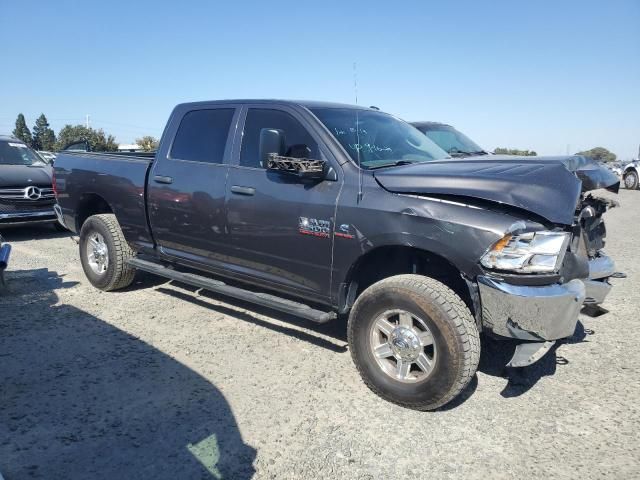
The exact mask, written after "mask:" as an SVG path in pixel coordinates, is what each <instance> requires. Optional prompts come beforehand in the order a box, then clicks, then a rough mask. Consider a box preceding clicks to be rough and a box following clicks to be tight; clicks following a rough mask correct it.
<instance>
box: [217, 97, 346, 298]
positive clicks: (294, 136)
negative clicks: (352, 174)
mask: <svg viewBox="0 0 640 480" xmlns="http://www.w3.org/2000/svg"><path fill="white" fill-rule="evenodd" d="M264 128H268V129H278V130H281V131H282V132H284V136H285V144H286V146H285V151H287V150H288V155H290V156H293V155H295V153H292V152H293V151H301V150H302V151H305V152H306V155H308V156H309V157H310V158H324V159H326V156H325V155H324V154H323V153H321V149H320V148H319V145H318V142H317V141H316V139H315V137H314V136H313V135H312V134H311V133H310V132H309V130H308V129H307V128H305V126H304V125H303V123H302V122H301V121H300V119H299V118H296V116H294V112H288V111H285V110H280V109H277V108H258V107H256V108H249V109H248V110H247V112H246V118H245V121H244V129H243V134H242V142H241V145H240V151H239V152H238V154H237V156H236V158H235V159H234V163H235V164H234V165H232V166H231V167H230V168H229V178H228V181H227V222H228V227H229V237H230V238H229V247H230V249H229V252H230V255H229V261H230V263H233V265H234V268H235V269H236V270H237V271H238V272H240V273H244V274H247V275H250V276H252V277H258V278H261V279H262V281H263V282H267V283H271V284H272V285H273V286H274V287H275V288H278V289H281V290H284V291H285V292H287V291H288V292H290V293H294V294H302V295H304V296H306V297H308V298H310V299H315V300H317V301H319V302H326V301H327V300H328V297H329V288H330V283H331V255H332V243H333V222H334V215H335V209H336V201H337V197H338V194H339V191H340V184H341V182H340V181H339V180H337V181H335V180H334V181H330V180H323V181H320V182H318V181H315V182H309V181H301V180H300V179H298V178H297V177H295V176H292V175H291V174H286V173H281V172H277V171H272V170H266V169H265V168H263V166H262V165H261V163H260V158H259V153H258V152H259V143H260V131H261V130H262V129H264ZM301 145H306V146H307V147H308V149H304V148H302V149H301V148H300V147H301ZM292 146H295V148H294V149H293V150H292V149H291V147H292ZM309 152H310V153H309ZM334 168H335V166H334ZM337 178H338V179H341V176H339V175H338V176H337Z"/></svg>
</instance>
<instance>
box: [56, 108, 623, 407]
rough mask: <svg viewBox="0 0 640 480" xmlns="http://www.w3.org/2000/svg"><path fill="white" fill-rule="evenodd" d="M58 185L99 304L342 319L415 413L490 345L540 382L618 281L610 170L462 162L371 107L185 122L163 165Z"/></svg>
mask: <svg viewBox="0 0 640 480" xmlns="http://www.w3.org/2000/svg"><path fill="white" fill-rule="evenodd" d="M55 185H56V191H57V198H58V206H57V207H56V210H57V212H58V214H59V216H60V219H61V221H62V222H63V223H64V224H65V225H67V226H68V227H69V228H70V229H71V230H73V231H75V232H78V233H79V234H80V241H79V248H80V260H81V263H82V267H83V269H84V272H85V274H86V276H87V278H88V279H89V281H90V282H91V283H92V284H93V285H94V286H95V287H97V288H99V289H102V290H105V291H108V290H116V289H120V288H124V287H127V286H128V285H130V284H131V282H132V280H133V277H134V272H135V270H136V269H140V270H144V271H147V272H151V273H154V274H157V275H161V276H164V277H166V278H169V279H174V280H178V281H180V282H183V283H186V284H190V285H194V286H197V287H199V288H204V289H208V290H211V291H213V292H217V293H220V294H224V295H227V296H230V297H235V298H238V299H241V300H243V301H248V302H252V303H254V304H257V305H262V306H266V307H269V308H272V309H275V310H280V311H283V312H288V313H291V314H294V315H298V316H300V317H303V318H306V319H308V320H310V321H313V322H318V323H324V322H328V321H330V320H333V319H335V318H336V316H337V315H341V314H343V315H348V316H349V320H348V331H347V336H348V342H349V347H350V350H351V355H352V358H353V360H354V362H355V364H356V367H357V369H358V370H359V372H360V374H361V376H362V378H363V380H364V382H365V383H366V384H367V385H368V386H369V388H370V389H371V390H373V391H374V392H375V393H377V394H378V395H380V396H381V397H383V398H385V399H387V400H389V401H392V402H395V403H397V404H400V405H403V406H405V407H410V408H415V409H421V410H429V409H434V408H436V407H439V406H441V405H444V404H446V403H447V402H449V401H451V400H452V399H453V398H455V397H456V396H457V395H458V394H459V393H460V392H461V391H462V389H463V388H464V387H465V386H466V385H467V384H468V382H469V381H470V380H471V378H472V377H473V375H474V372H475V371H476V367H477V365H478V359H479V355H480V336H479V334H480V332H481V331H486V332H488V333H491V334H494V335H496V336H497V337H498V338H508V339H517V340H519V341H520V342H521V343H520V345H519V346H518V347H517V348H516V352H515V354H514V356H513V358H512V359H511V361H510V363H509V365H511V366H514V367H518V366H525V365H529V364H531V363H533V362H535V361H536V360H537V359H539V358H540V357H541V356H542V355H543V354H544V353H545V352H546V351H548V349H549V348H550V346H551V345H553V343H554V342H555V341H556V340H558V339H562V338H565V337H569V336H571V335H572V334H573V332H574V330H575V327H576V324H577V321H578V313H579V311H580V309H581V308H582V306H583V304H598V303H601V302H602V301H603V300H604V298H605V296H606V295H607V293H608V292H609V289H610V288H611V285H610V284H609V283H608V279H609V277H611V276H612V275H614V274H615V267H614V263H613V261H612V260H611V259H610V258H609V257H608V256H606V255H605V253H604V251H603V250H602V248H603V246H604V237H605V228H604V222H603V219H602V215H603V214H604V212H605V211H606V210H607V208H609V206H610V205H611V204H610V202H609V201H607V200H603V199H599V198H597V197H594V196H592V195H590V194H589V193H588V191H590V190H593V189H596V188H603V187H604V188H608V189H610V190H612V191H617V189H618V187H619V180H618V178H616V177H615V175H613V174H612V173H611V172H610V171H608V170H606V169H603V168H600V167H598V165H596V164H594V163H593V162H591V161H590V160H588V159H586V158H584V157H556V158H553V159H538V158H527V159H526V160H525V159H522V158H518V157H505V158H498V159H494V158H493V157H486V156H485V157H471V158H469V159H452V158H450V157H449V155H448V154H447V152H445V151H444V150H442V149H441V148H439V147H438V146H437V145H436V144H434V143H433V142H432V141H431V140H429V139H428V138H427V137H426V136H425V135H423V134H422V133H420V132H419V131H418V130H416V129H415V128H414V127H412V126H411V125H409V124H408V123H405V122H403V121H401V120H399V119H397V118H395V117H393V116H392V115H389V114H386V113H383V112H380V111H377V110H375V109H369V108H361V107H355V106H349V105H341V104H328V103H321V102H288V101H252V100H247V101H218V102H200V103H187V104H182V105H178V106H177V107H176V108H175V109H174V111H173V113H172V114H171V117H170V118H169V122H168V124H167V126H166V129H165V132H164V134H163V136H162V141H161V143H160V148H159V150H158V152H157V154H156V155H155V157H153V158H151V157H142V156H137V155H136V154H130V155H111V154H99V153H86V152H61V153H60V154H59V155H58V158H57V160H56V163H55ZM238 342H242V340H238ZM247 342H249V340H247ZM247 347H248V345H247ZM239 348H241V347H240V346H239Z"/></svg>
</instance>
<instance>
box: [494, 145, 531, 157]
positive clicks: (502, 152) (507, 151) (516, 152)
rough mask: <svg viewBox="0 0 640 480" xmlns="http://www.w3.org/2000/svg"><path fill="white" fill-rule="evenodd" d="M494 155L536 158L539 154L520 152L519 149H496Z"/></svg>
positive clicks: (526, 151)
mask: <svg viewBox="0 0 640 480" xmlns="http://www.w3.org/2000/svg"><path fill="white" fill-rule="evenodd" d="M493 153H495V154H496V155H518V156H519V157H535V156H536V155H538V153H537V152H536V151H535V150H518V149H517V148H502V147H498V148H496V149H495V150H494V151H493Z"/></svg>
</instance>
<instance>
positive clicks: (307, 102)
mask: <svg viewBox="0 0 640 480" xmlns="http://www.w3.org/2000/svg"><path fill="white" fill-rule="evenodd" d="M230 103H235V104H238V103H240V104H244V103H254V104H255V103H257V104H265V105H269V104H273V105H277V104H279V105H282V104H289V105H300V106H302V107H306V108H354V109H360V110H370V108H369V107H364V106H362V105H350V104H348V103H336V102H319V101H315V100H278V99H264V98H260V99H246V98H244V99H230V100H211V101H203V102H186V103H181V104H180V105H188V106H198V105H203V106H204V105H211V104H221V105H223V104H230Z"/></svg>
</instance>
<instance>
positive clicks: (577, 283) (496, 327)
mask: <svg viewBox="0 0 640 480" xmlns="http://www.w3.org/2000/svg"><path fill="white" fill-rule="evenodd" d="M478 287H479V290H480V301H481V303H482V323H483V326H484V327H485V328H486V329H487V330H490V331H491V332H493V333H495V334H496V335H500V336H503V337H509V338H516V339H519V340H529V341H536V342H540V341H546V340H557V339H560V338H565V337H569V336H571V335H573V332H574V331H575V329H576V324H577V322H578V315H579V313H580V309H581V308H582V304H583V302H584V300H585V298H586V288H585V284H584V282H583V281H582V280H577V279H575V280H571V281H570V282H568V283H565V284H553V285H545V286H524V285H512V284H509V283H505V282H502V281H499V280H496V279H494V278H491V277H487V276H479V277H478Z"/></svg>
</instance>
